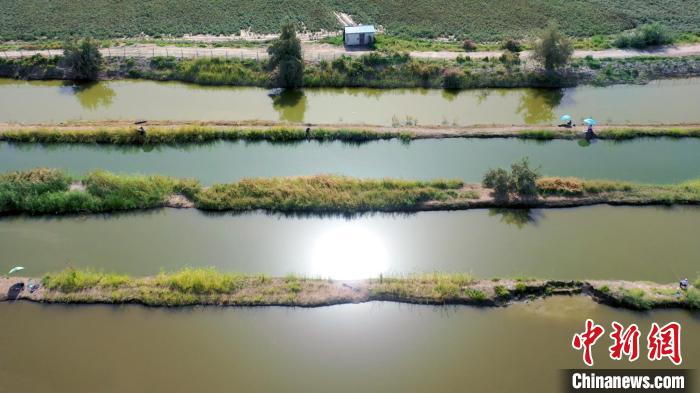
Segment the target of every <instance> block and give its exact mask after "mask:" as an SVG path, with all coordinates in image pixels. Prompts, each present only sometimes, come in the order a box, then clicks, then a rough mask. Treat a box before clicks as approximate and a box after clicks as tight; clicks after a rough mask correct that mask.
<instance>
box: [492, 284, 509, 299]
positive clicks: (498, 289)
mask: <svg viewBox="0 0 700 393" xmlns="http://www.w3.org/2000/svg"><path fill="white" fill-rule="evenodd" d="M493 290H494V292H495V293H496V296H498V297H506V296H508V295H509V294H510V291H509V290H508V288H506V287H505V286H503V285H496V286H495V287H493Z"/></svg>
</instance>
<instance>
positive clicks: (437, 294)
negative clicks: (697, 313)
mask: <svg viewBox="0 0 700 393" xmlns="http://www.w3.org/2000/svg"><path fill="white" fill-rule="evenodd" d="M149 280H150V279H149V278H144V279H141V281H140V283H139V284H124V285H122V286H114V287H108V288H106V287H99V286H98V287H92V288H86V289H80V290H75V291H68V292H64V291H61V290H49V289H46V288H44V287H43V286H40V288H39V289H38V290H36V291H35V292H33V293H30V292H29V290H28V289H27V288H28V285H29V283H30V279H29V278H26V277H13V278H0V302H2V301H17V300H28V301H35V302H42V303H72V304H95V303H101V304H129V303H133V304H143V305H148V306H192V305H217V306H299V307H320V306H328V305H334V304H347V303H363V302H370V301H392V302H400V303H411V304H430V305H450V304H462V305H472V306H482V307H502V306H507V305H509V304H511V303H513V302H519V301H525V300H532V299H535V298H540V297H546V296H562V295H578V294H583V295H586V296H590V297H591V298H593V299H594V300H595V301H597V302H600V303H604V304H608V305H611V306H615V307H623V308H629V309H635V310H649V309H654V308H682V309H691V310H692V309H695V310H697V309H698V308H699V307H700V303H699V302H698V300H699V299H698V296H700V295H699V294H700V292H698V289H696V288H693V287H691V288H689V289H687V290H680V289H679V288H678V286H677V285H676V284H657V283H651V282H638V281H620V280H596V281H560V280H534V279H532V280H512V279H492V280H474V281H468V282H465V283H459V281H458V280H453V279H450V278H449V276H444V277H443V278H440V277H437V276H434V277H433V278H431V277H427V278H425V277H423V278H421V277H418V276H417V277H416V278H404V279H392V278H386V279H371V280H359V281H331V280H322V279H305V278H302V279H294V280H293V281H290V279H289V278H268V279H266V280H265V281H260V280H259V279H255V278H251V279H250V281H249V284H246V285H243V286H241V287H240V288H239V289H237V290H235V291H232V292H230V293H207V294H193V293H183V292H178V291H177V290H175V289H172V288H164V287H158V286H157V285H155V284H153V283H152V282H151V281H149ZM31 281H32V282H34V283H39V282H40V280H38V279H33V280H31Z"/></svg>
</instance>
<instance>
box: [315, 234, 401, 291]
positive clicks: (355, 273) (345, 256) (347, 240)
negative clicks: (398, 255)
mask: <svg viewBox="0 0 700 393" xmlns="http://www.w3.org/2000/svg"><path fill="white" fill-rule="evenodd" d="M388 268H389V253H388V251H387V249H386V246H385V245H384V243H383V241H382V239H381V237H380V236H378V235H377V234H376V233H374V232H373V231H372V230H370V229H369V228H366V227H365V226H364V225H362V224H361V223H344V224H342V225H340V226H337V227H335V228H332V229H330V230H328V231H326V232H324V233H323V234H322V235H321V236H319V237H318V238H317V239H316V241H315V243H314V246H313V249H312V253H311V275H312V276H318V277H323V278H332V279H336V280H359V279H363V278H371V277H377V276H379V274H381V273H384V272H386V271H387V270H388Z"/></svg>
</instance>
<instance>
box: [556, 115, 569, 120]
mask: <svg viewBox="0 0 700 393" xmlns="http://www.w3.org/2000/svg"><path fill="white" fill-rule="evenodd" d="M559 120H561V121H569V120H571V116H569V115H564V116H562V117H560V118H559Z"/></svg>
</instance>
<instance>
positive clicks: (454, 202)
mask: <svg viewBox="0 0 700 393" xmlns="http://www.w3.org/2000/svg"><path fill="white" fill-rule="evenodd" d="M487 183H488V182H487ZM530 188H532V190H533V191H534V194H532V193H530V194H528V195H517V193H515V191H512V190H511V191H508V190H509V189H510V188H509V187H503V189H504V190H506V191H501V193H500V194H499V195H494V194H493V193H492V191H493V190H491V189H489V188H484V187H482V186H480V185H476V184H464V183H463V182H462V181H460V180H434V181H406V180H394V179H378V180H375V179H353V178H349V177H343V176H330V175H318V176H309V177H289V178H270V179H265V178H261V179H243V180H241V181H239V182H235V183H228V184H216V185H213V186H211V187H202V186H201V185H200V184H199V182H198V181H197V180H193V179H176V178H170V177H165V176H157V175H153V176H141V175H116V174H112V173H109V172H105V171H94V172H91V173H89V174H87V175H86V176H84V177H83V178H81V179H76V178H73V177H71V176H70V175H68V174H67V173H65V172H64V171H61V170H57V169H45V168H39V169H34V170H29V171H21V172H9V173H5V174H1V175H0V214H21V213H25V214H75V213H99V212H113V211H123V210H135V209H148V208H157V207H165V206H173V207H196V208H199V209H202V210H218V211H234V212H243V211H251V210H264V211H269V212H283V213H340V214H353V213H362V212H372V211H380V212H401V211H421V210H450V209H469V208H480V207H563V206H583V205H591V204H600V203H609V204H625V205H649V204H657V205H672V204H698V203H700V180H692V181H687V182H683V183H679V184H673V185H649V184H636V183H629V182H618V181H598V180H581V179H577V178H557V177H554V178H539V179H537V180H536V184H534V185H532V186H531V187H530ZM509 193H510V194H509Z"/></svg>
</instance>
